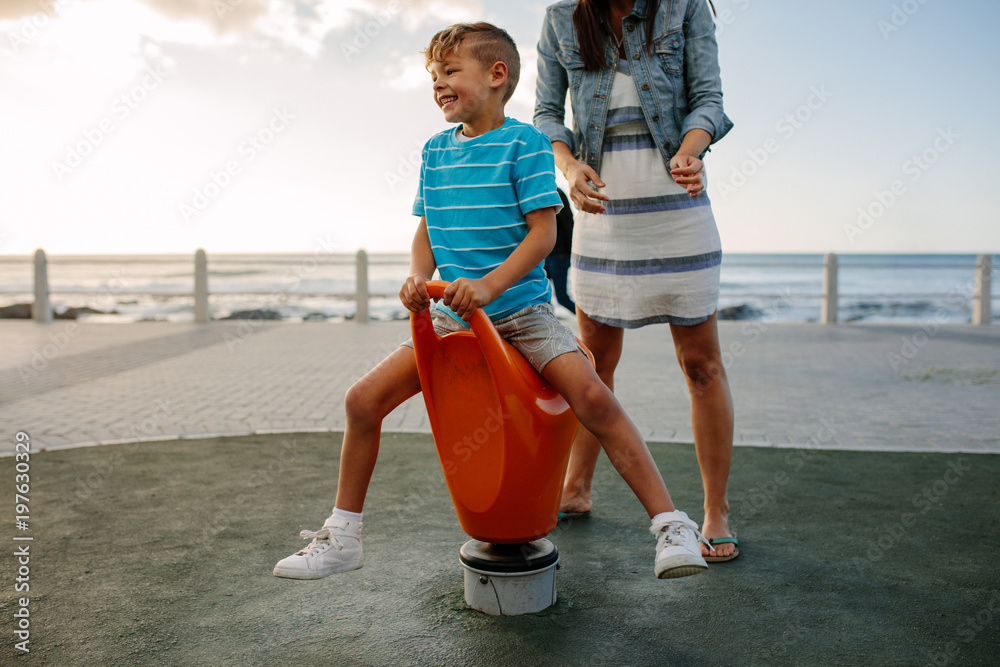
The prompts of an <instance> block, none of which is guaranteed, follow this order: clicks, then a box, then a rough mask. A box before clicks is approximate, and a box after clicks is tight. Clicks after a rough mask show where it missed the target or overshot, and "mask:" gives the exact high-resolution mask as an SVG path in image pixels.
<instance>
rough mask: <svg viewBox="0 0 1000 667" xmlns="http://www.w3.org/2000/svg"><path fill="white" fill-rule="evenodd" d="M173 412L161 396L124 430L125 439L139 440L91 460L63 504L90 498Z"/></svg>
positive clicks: (77, 502)
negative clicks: (101, 458)
mask: <svg viewBox="0 0 1000 667" xmlns="http://www.w3.org/2000/svg"><path fill="white" fill-rule="evenodd" d="M173 414H174V413H173V410H171V408H170V402H169V401H166V400H164V399H157V400H156V403H155V407H154V408H153V409H152V410H150V411H149V412H148V413H146V415H144V416H143V417H142V419H141V420H139V421H137V422H135V423H133V424H132V425H131V426H129V427H128V428H127V429H126V430H124V431H122V434H121V435H122V439H123V440H128V439H136V441H135V442H132V443H131V444H129V445H128V447H110V448H109V449H108V451H109V452H110V454H109V455H108V457H107V458H106V459H104V460H103V461H102V462H100V463H93V464H91V466H92V468H93V470H91V471H90V472H88V473H87V475H86V476H84V477H79V476H78V477H77V478H76V485H75V486H74V487H73V488H71V489H70V490H69V491H67V492H66V493H64V494H63V497H62V503H63V507H64V508H66V509H68V508H71V507H75V506H77V505H79V504H81V503H83V502H86V501H87V500H89V499H90V498H91V496H93V495H94V493H96V492H97V491H98V490H99V489H100V488H101V487H102V486H104V484H105V483H106V482H107V481H108V480H109V479H111V476H112V475H114V473H115V471H116V470H117V469H118V468H119V467H120V466H121V465H122V464H124V463H125V460H126V457H127V456H128V455H129V454H132V453H134V452H135V451H136V450H137V449H138V448H139V447H140V446H141V445H142V442H141V440H142V439H144V438H149V437H150V436H155V435H157V429H158V428H159V426H160V424H162V423H163V422H164V421H166V420H167V419H170V418H171V417H173Z"/></svg>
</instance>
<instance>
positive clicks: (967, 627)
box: [930, 590, 1000, 667]
mask: <svg viewBox="0 0 1000 667" xmlns="http://www.w3.org/2000/svg"><path fill="white" fill-rule="evenodd" d="M998 619H1000V590H994V591H991V593H990V598H989V601H988V602H987V603H986V604H985V605H984V606H983V607H981V608H980V609H978V610H977V611H975V612H973V613H971V614H969V615H968V616H966V617H965V618H964V619H963V620H962V622H961V623H959V624H958V626H957V627H956V628H955V634H956V635H958V636H959V637H961V643H962V644H971V643H972V642H973V641H975V639H976V637H978V636H979V633H981V632H982V631H983V630H986V629H987V628H989V627H992V626H993V624H994V623H996V622H997V620H998ZM961 652H962V647H961V646H959V641H957V640H955V641H950V642H948V643H947V644H945V645H944V648H942V649H941V650H940V651H934V652H932V653H931V655H930V664H931V665H934V667H945V665H949V664H951V662H952V660H954V659H955V658H957V657H958V654H959V653H961Z"/></svg>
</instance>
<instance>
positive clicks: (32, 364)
mask: <svg viewBox="0 0 1000 667" xmlns="http://www.w3.org/2000/svg"><path fill="white" fill-rule="evenodd" d="M127 287H128V280H127V279H126V278H125V273H124V272H123V271H115V272H114V278H112V279H111V280H110V281H108V284H107V286H106V287H105V288H104V289H103V290H101V293H100V295H99V296H98V297H97V300H96V302H94V303H95V305H97V306H99V307H103V306H104V304H111V305H113V304H114V303H115V294H117V293H119V292H122V291H123V290H125V289H126V288H127ZM79 334H80V325H79V324H78V323H77V322H69V323H67V324H66V325H65V326H64V327H62V330H61V331H53V332H49V334H48V339H49V341H48V342H47V343H44V344H42V345H40V346H39V347H36V348H35V349H33V350H32V351H31V360H30V361H29V362H28V363H27V364H20V365H19V366H18V367H17V374H18V376H20V378H21V382H22V383H24V384H25V385H27V384H29V383H30V382H31V381H32V380H34V379H35V378H37V377H39V376H40V375H41V374H42V373H44V372H45V371H46V370H47V369H48V367H49V364H50V363H51V362H52V361H54V360H55V359H56V358H57V357H58V356H59V355H61V354H62V353H63V352H64V351H65V350H66V348H68V347H69V345H70V343H71V342H72V341H73V339H74V338H76V337H77V336H78V335H79Z"/></svg>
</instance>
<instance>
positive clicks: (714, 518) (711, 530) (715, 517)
mask: <svg viewBox="0 0 1000 667" xmlns="http://www.w3.org/2000/svg"><path fill="white" fill-rule="evenodd" d="M701 534H702V535H704V536H705V539H706V540H714V539H715V538H717V537H732V536H733V532H732V531H731V530H730V529H729V517H727V516H726V515H724V514H722V512H706V513H705V523H703V524H702V526H701ZM735 551H736V545H735V544H732V543H729V542H722V543H719V544H716V545H715V551H714V552H712V550H710V549H709V548H708V545H707V544H705V543H704V542H702V543H701V555H702V556H716V557H721V558H725V557H728V556H732V555H733V553H734V552H735Z"/></svg>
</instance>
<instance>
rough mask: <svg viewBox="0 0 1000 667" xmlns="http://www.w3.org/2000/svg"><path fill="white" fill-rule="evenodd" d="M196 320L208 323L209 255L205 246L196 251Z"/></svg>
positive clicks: (196, 321) (199, 322)
mask: <svg viewBox="0 0 1000 667" xmlns="http://www.w3.org/2000/svg"><path fill="white" fill-rule="evenodd" d="M194 321H195V323H196V324H207V323H208V255H206V254H205V250H204V249H203V248H198V250H196V251H195V253H194Z"/></svg>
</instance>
